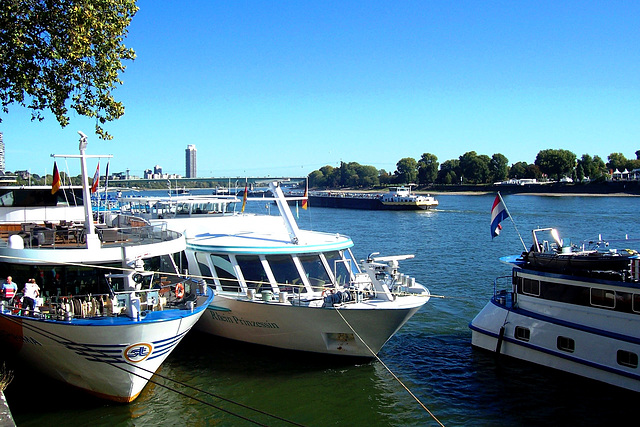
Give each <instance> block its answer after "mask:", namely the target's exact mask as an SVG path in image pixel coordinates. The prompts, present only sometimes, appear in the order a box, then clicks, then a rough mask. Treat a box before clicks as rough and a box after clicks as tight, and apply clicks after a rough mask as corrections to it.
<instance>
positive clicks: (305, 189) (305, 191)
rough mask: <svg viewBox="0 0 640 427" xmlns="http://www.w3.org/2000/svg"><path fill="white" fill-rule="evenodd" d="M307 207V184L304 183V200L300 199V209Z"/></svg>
mask: <svg viewBox="0 0 640 427" xmlns="http://www.w3.org/2000/svg"><path fill="white" fill-rule="evenodd" d="M308 207H309V184H306V185H305V187H304V200H302V209H307V208H308Z"/></svg>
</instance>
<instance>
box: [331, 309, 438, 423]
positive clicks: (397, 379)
mask: <svg viewBox="0 0 640 427" xmlns="http://www.w3.org/2000/svg"><path fill="white" fill-rule="evenodd" d="M335 310H336V312H337V313H338V314H339V315H340V317H341V318H342V320H343V321H344V323H345V324H346V325H347V326H348V327H349V329H351V330H352V331H353V333H354V334H355V335H356V336H357V337H358V339H359V340H360V341H361V342H362V344H364V346H365V347H367V350H369V352H371V354H372V355H373V357H375V359H376V360H377V361H378V362H380V364H382V366H383V367H384V368H385V369H386V370H387V372H389V374H391V376H392V377H393V378H394V379H395V380H396V381H397V382H398V383H399V384H400V385H401V386H402V388H404V389H405V390H406V391H407V393H409V395H410V396H411V397H413V399H414V400H415V401H416V402H418V404H419V405H420V406H421V407H422V409H424V410H425V411H426V412H427V413H428V414H429V416H431V418H433V420H434V421H435V422H437V423H438V424H439V425H440V426H442V427H444V424H442V423H441V422H440V420H438V418H437V417H436V416H435V415H434V414H433V412H431V411H430V410H429V408H427V407H426V405H425V404H424V403H422V402H421V401H420V399H418V397H417V396H416V395H415V394H413V392H411V390H409V388H408V387H407V386H406V385H405V384H404V383H403V382H402V380H400V378H398V376H397V375H396V374H394V373H393V371H391V369H389V367H388V366H387V365H386V364H385V363H384V362H383V361H382V359H380V357H379V356H378V355H377V354H376V353H375V352H374V351H373V350H372V349H371V347H369V345H368V344H367V343H366V342H365V341H364V340H363V339H362V337H360V335H359V334H358V332H356V330H355V329H353V327H352V326H351V324H350V323H349V322H348V321H347V319H345V318H344V316H343V315H342V313H340V310H338V309H337V308H336V309H335Z"/></svg>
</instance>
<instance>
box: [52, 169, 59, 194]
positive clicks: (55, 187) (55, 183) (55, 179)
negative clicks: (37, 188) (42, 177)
mask: <svg viewBox="0 0 640 427" xmlns="http://www.w3.org/2000/svg"><path fill="white" fill-rule="evenodd" d="M59 189H60V174H59V173H58V165H57V164H56V162H53V181H52V182H51V194H56V193H57V192H58V190H59Z"/></svg>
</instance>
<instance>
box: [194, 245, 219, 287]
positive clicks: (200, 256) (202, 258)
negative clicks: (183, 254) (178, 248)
mask: <svg viewBox="0 0 640 427" xmlns="http://www.w3.org/2000/svg"><path fill="white" fill-rule="evenodd" d="M194 256H195V258H196V262H197V263H198V269H199V270H200V275H201V276H203V279H204V281H205V282H207V285H213V284H214V281H213V273H211V269H210V268H209V264H208V263H207V255H206V254H204V253H202V252H196V253H195V254H194Z"/></svg>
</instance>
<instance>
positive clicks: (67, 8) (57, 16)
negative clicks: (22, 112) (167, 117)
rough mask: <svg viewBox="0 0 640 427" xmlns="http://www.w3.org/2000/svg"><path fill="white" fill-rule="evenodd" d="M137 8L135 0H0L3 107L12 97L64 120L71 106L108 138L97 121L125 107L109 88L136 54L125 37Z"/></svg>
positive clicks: (117, 115) (116, 114)
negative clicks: (94, 123)
mask: <svg viewBox="0 0 640 427" xmlns="http://www.w3.org/2000/svg"><path fill="white" fill-rule="evenodd" d="M137 11H138V7H137V6H136V2H135V0H118V1H107V0H57V1H47V0H31V1H24V0H0V58H2V61H0V100H1V101H2V111H3V113H5V114H6V113H8V111H9V108H8V107H9V106H10V105H11V104H17V105H20V106H23V107H27V108H29V109H30V110H31V114H32V120H34V119H37V120H43V118H44V117H43V115H42V114H43V111H45V110H50V111H51V112H52V113H53V115H54V116H55V117H56V120H57V121H58V123H60V125H61V126H62V127H65V126H66V125H67V124H69V108H71V109H73V110H75V111H76V112H77V113H78V114H79V115H82V116H86V117H92V118H95V119H96V134H98V135H99V136H100V137H101V138H103V139H111V136H110V135H109V134H108V133H107V132H106V131H105V130H104V129H103V128H102V125H104V124H105V123H106V122H108V121H112V120H116V119H118V118H120V117H121V116H122V115H123V114H124V106H123V104H122V103H121V102H118V101H116V100H115V98H114V97H113V94H112V92H113V91H114V90H115V88H116V87H117V85H120V84H122V81H120V79H119V74H120V73H122V72H124V70H125V67H124V65H123V64H122V61H123V60H133V59H134V58H135V52H134V51H133V50H132V49H130V48H127V47H125V45H124V43H123V41H124V38H125V37H126V35H127V27H128V26H129V23H130V22H131V19H132V18H133V16H134V15H135V13H136V12H137ZM0 122H1V118H0Z"/></svg>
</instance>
